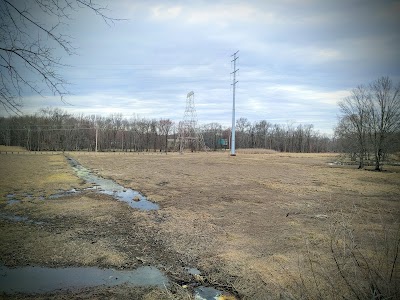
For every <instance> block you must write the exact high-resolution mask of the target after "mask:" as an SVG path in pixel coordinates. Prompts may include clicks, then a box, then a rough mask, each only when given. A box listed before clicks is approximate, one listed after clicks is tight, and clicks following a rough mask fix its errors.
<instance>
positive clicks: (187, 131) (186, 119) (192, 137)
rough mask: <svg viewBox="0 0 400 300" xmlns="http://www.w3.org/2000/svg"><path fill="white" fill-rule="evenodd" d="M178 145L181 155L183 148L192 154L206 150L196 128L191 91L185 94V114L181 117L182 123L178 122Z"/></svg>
mask: <svg viewBox="0 0 400 300" xmlns="http://www.w3.org/2000/svg"><path fill="white" fill-rule="evenodd" d="M178 145H179V152H180V153H181V154H182V153H183V151H184V149H185V147H189V148H190V150H191V151H192V152H193V151H198V150H206V147H205V144H204V138H203V134H202V133H201V132H200V129H199V128H198V120H197V113H196V108H195V106H194V92H193V91H191V92H190V93H188V94H187V97H186V109H185V114H184V116H183V121H181V122H179V131H178Z"/></svg>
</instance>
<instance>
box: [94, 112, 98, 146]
mask: <svg viewBox="0 0 400 300" xmlns="http://www.w3.org/2000/svg"><path fill="white" fill-rule="evenodd" d="M94 122H95V123H96V125H95V126H96V152H97V136H98V134H99V126H97V115H94Z"/></svg>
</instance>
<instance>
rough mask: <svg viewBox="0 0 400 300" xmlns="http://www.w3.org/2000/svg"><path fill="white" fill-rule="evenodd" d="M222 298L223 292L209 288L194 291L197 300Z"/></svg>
mask: <svg viewBox="0 0 400 300" xmlns="http://www.w3.org/2000/svg"><path fill="white" fill-rule="evenodd" d="M221 296H222V292H221V291H219V290H217V289H215V288H213V287H207V286H199V287H197V288H195V289H194V299H195V300H218V299H220V297H221Z"/></svg>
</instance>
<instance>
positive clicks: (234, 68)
mask: <svg viewBox="0 0 400 300" xmlns="http://www.w3.org/2000/svg"><path fill="white" fill-rule="evenodd" d="M238 52H239V50H238V51H236V52H235V53H233V54H232V55H231V56H233V60H232V61H231V62H233V72H232V73H231V74H233V83H232V85H233V108H232V139H231V140H232V141H231V156H236V153H235V123H236V120H235V88H236V83H238V81H236V72H237V71H239V69H236V60H237V59H238V58H239V57H237V56H236V54H238Z"/></svg>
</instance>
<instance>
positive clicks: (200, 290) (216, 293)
mask: <svg viewBox="0 0 400 300" xmlns="http://www.w3.org/2000/svg"><path fill="white" fill-rule="evenodd" d="M185 269H186V271H187V272H188V273H189V274H190V275H192V276H193V277H194V278H199V277H201V271H200V270H199V269H197V268H191V267H186V268H185ZM223 294H224V292H222V291H220V290H217V289H216V288H213V287H208V286H203V285H201V286H198V287H196V288H195V289H194V299H195V300H219V299H224V296H223ZM230 299H232V298H230ZM233 299H234V298H233Z"/></svg>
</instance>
